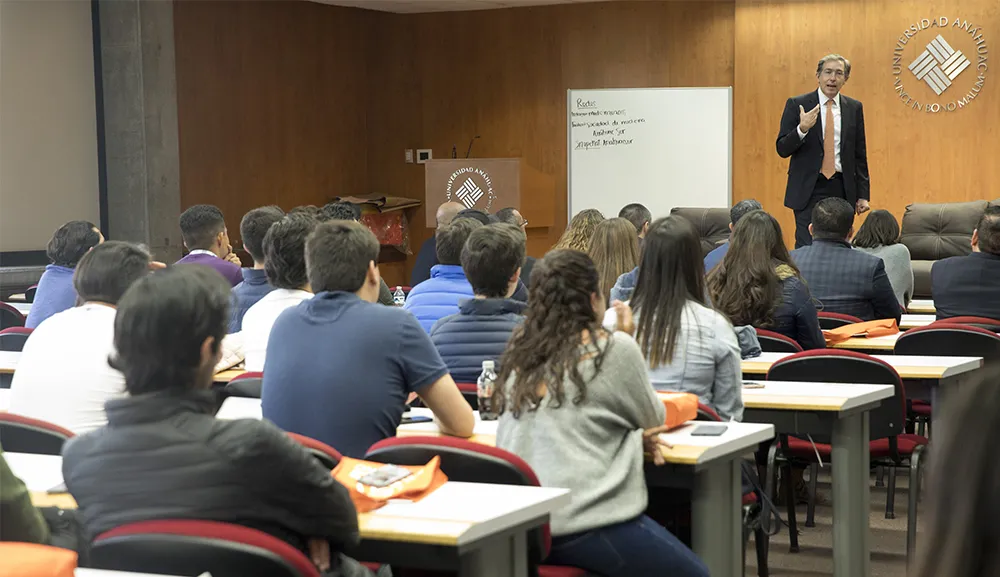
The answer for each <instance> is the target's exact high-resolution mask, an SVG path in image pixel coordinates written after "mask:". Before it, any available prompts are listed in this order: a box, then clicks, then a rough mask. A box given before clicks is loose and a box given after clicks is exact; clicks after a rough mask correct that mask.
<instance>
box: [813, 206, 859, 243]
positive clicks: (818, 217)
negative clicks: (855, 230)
mask: <svg viewBox="0 0 1000 577" xmlns="http://www.w3.org/2000/svg"><path fill="white" fill-rule="evenodd" d="M852 226H854V208H853V207H852V206H851V205H850V204H849V203H848V202H847V201H846V200H844V199H842V198H836V197H831V198H824V199H823V200H821V201H819V202H817V203H816V206H815V207H813V211H812V236H813V238H816V239H828V240H829V239H832V240H846V239H847V235H849V234H851V227H852Z"/></svg>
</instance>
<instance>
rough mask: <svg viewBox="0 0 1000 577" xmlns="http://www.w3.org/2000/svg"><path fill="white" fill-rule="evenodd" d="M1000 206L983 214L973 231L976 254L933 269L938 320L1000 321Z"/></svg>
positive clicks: (939, 262) (955, 257) (937, 263)
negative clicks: (984, 319)
mask: <svg viewBox="0 0 1000 577" xmlns="http://www.w3.org/2000/svg"><path fill="white" fill-rule="evenodd" d="M998 292H1000V206H995V205H990V206H987V207H986V210H985V211H983V216H982V217H980V219H979V224H978V225H977V226H976V230H974V231H972V254H969V255H967V256H953V257H949V258H946V259H943V260H939V261H936V262H935V263H934V264H933V265H932V266H931V293H932V294H933V295H934V306H935V307H936V308H937V318H939V319H945V318H950V317H960V316H975V317H986V318H990V319H998V320H1000V299H998V298H997V294H998Z"/></svg>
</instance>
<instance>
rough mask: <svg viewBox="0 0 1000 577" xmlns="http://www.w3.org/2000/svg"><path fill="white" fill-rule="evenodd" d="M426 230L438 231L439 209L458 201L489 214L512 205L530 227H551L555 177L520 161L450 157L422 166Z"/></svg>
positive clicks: (553, 210) (518, 159)
mask: <svg viewBox="0 0 1000 577" xmlns="http://www.w3.org/2000/svg"><path fill="white" fill-rule="evenodd" d="M424 166H425V168H424V186H425V190H426V196H425V201H424V214H425V215H426V218H427V228H431V229H434V228H437V222H436V221H435V214H436V213H437V209H438V206H440V205H441V204H442V203H445V202H448V201H454V202H459V203H461V204H464V205H465V206H467V207H468V208H475V209H479V210H482V211H485V212H488V213H490V214H493V213H495V212H496V211H498V210H500V209H501V208H505V207H508V206H512V207H514V208H516V209H517V210H518V211H520V213H521V216H523V217H524V218H525V219H526V220H527V221H528V227H529V228H545V227H550V226H552V223H553V220H554V212H555V178H554V177H552V176H550V175H547V174H544V173H542V172H541V171H539V170H536V169H535V168H533V167H531V166H528V165H527V163H525V162H524V160H523V159H520V158H461V159H455V158H449V159H444V160H429V161H427V163H426V164H425V165H424Z"/></svg>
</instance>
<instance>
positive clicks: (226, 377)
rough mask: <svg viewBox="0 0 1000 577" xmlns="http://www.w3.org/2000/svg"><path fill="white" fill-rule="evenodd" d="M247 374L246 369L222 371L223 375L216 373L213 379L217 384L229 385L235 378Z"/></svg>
mask: <svg viewBox="0 0 1000 577" xmlns="http://www.w3.org/2000/svg"><path fill="white" fill-rule="evenodd" d="M245 372H246V369H229V370H226V371H222V372H221V373H215V377H214V378H213V379H212V380H213V382H215V383H228V382H229V381H231V380H233V379H234V378H235V377H238V376H239V375H242V374H243V373H245Z"/></svg>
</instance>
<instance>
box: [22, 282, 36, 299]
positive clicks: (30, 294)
mask: <svg viewBox="0 0 1000 577" xmlns="http://www.w3.org/2000/svg"><path fill="white" fill-rule="evenodd" d="M37 290H38V285H31V286H30V287H28V289H27V290H25V291H24V302H28V303H33V302H35V292H36V291H37Z"/></svg>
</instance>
